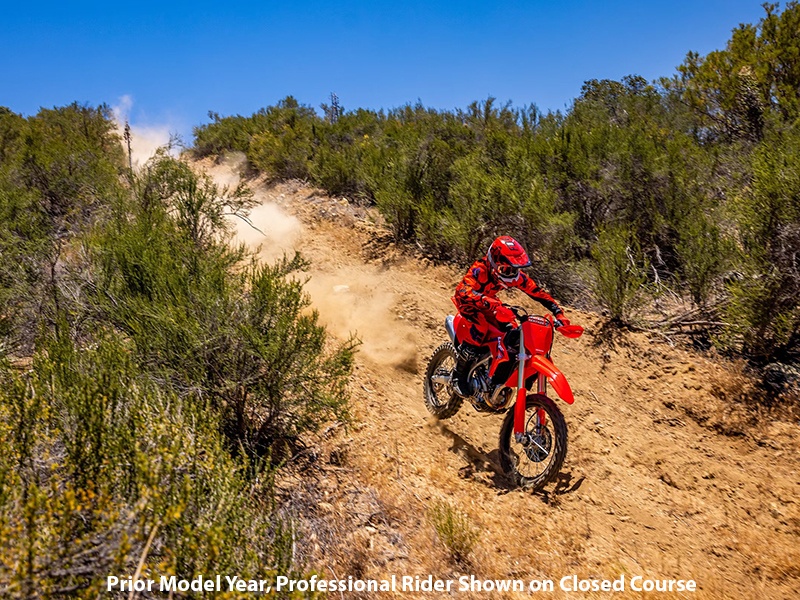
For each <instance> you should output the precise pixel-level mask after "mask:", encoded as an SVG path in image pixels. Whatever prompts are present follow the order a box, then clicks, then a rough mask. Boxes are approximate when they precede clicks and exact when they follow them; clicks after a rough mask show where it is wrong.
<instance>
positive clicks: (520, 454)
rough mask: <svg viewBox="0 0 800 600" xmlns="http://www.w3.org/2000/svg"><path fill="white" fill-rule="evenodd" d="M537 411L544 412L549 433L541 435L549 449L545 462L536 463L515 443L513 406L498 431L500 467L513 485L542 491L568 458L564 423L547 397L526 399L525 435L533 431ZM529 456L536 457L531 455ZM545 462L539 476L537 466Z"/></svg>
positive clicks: (533, 396) (538, 395)
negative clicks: (545, 439) (541, 409)
mask: <svg viewBox="0 0 800 600" xmlns="http://www.w3.org/2000/svg"><path fill="white" fill-rule="evenodd" d="M539 408H543V409H544V411H545V413H546V414H547V423H546V425H545V427H546V428H547V429H548V433H547V434H544V437H545V438H547V437H548V436H549V440H550V448H549V452H548V453H547V456H546V458H544V459H542V460H535V458H539V457H538V456H536V457H535V458H533V457H530V456H528V455H527V453H526V450H525V448H523V447H522V445H521V444H520V443H518V442H516V440H515V438H514V407H513V406H512V407H511V408H509V410H508V412H507V413H506V417H505V419H504V420H503V426H502V427H501V428H500V466H501V467H502V469H503V471H504V472H505V474H506V476H507V477H509V478H510V479H511V480H512V481H513V482H514V483H515V484H516V485H519V486H520V487H524V488H526V489H531V490H534V491H536V490H539V489H541V488H542V487H544V486H545V485H547V484H548V483H550V482H551V481H553V480H554V479H555V478H556V477H557V476H558V473H559V471H560V470H561V467H562V465H563V464H564V458H565V457H566V456H567V423H566V421H565V420H564V415H563V414H561V410H560V409H559V408H558V406H557V405H556V403H555V402H553V401H552V400H551V399H550V398H548V397H547V396H544V395H542V394H531V395H529V396H528V397H527V399H526V401H525V431H526V432H531V431H532V430H534V428H535V421H533V417H534V415H535V413H534V411H535V410H536V409H539ZM539 441H541V438H540V439H539ZM545 445H546V444H545ZM532 454H537V453H536V452H535V451H534V452H532ZM545 461H547V462H546V464H544V465H543V467H542V470H541V472H536V471H537V470H538V467H537V465H541V464H542V463H544V462H545Z"/></svg>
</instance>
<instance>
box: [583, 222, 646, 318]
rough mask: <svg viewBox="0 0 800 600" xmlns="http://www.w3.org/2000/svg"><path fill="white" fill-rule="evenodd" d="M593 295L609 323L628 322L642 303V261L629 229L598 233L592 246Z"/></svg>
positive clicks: (643, 267)
mask: <svg viewBox="0 0 800 600" xmlns="http://www.w3.org/2000/svg"><path fill="white" fill-rule="evenodd" d="M592 258H593V259H594V266H595V281H594V293H595V295H596V296H597V300H598V301H599V302H600V303H601V304H602V305H603V306H604V307H605V308H606V309H607V310H608V313H609V316H610V318H611V320H612V321H616V322H618V323H627V322H629V320H630V318H631V316H632V315H633V313H634V311H635V310H636V309H637V308H639V307H640V306H641V305H642V303H643V302H644V300H645V296H644V285H645V283H646V282H647V275H646V273H647V271H646V268H647V267H646V260H645V259H644V257H643V256H642V254H641V251H640V249H639V245H638V244H637V242H636V240H635V238H634V237H633V234H632V232H631V231H630V229H628V228H626V227H625V226H622V225H617V226H612V227H606V228H604V229H602V230H601V231H600V234H599V235H598V237H597V241H596V242H595V243H594V245H593V246H592Z"/></svg>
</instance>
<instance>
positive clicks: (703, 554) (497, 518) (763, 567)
mask: <svg viewBox="0 0 800 600" xmlns="http://www.w3.org/2000/svg"><path fill="white" fill-rule="evenodd" d="M210 170H211V171H212V172H214V173H215V175H216V176H223V175H224V172H225V171H224V169H223V168H221V167H213V168H210ZM258 195H259V198H260V199H261V200H262V201H263V202H265V203H267V204H268V206H267V207H265V208H263V209H258V210H256V211H255V212H254V214H253V221H254V223H255V225H256V226H258V227H259V228H260V229H261V230H262V231H263V232H265V233H266V234H267V235H266V237H264V236H262V235H261V234H260V233H257V232H253V231H252V230H250V231H247V229H246V227H244V228H240V231H241V232H242V239H245V240H246V241H247V242H248V243H251V244H255V243H263V245H264V246H263V247H264V250H265V258H267V259H269V258H274V257H275V256H276V255H278V254H279V253H280V252H281V251H283V250H290V249H292V248H297V249H300V250H301V251H302V253H303V255H304V256H305V257H306V258H308V259H310V261H311V263H312V267H311V270H310V272H309V276H310V281H309V282H308V284H307V289H308V291H309V292H310V294H311V296H312V299H313V302H314V306H315V307H316V308H317V310H318V311H319V313H320V317H321V319H322V320H323V321H324V322H325V323H326V324H327V325H328V327H329V329H330V330H331V332H332V333H334V334H335V335H336V336H337V337H339V338H342V339H343V338H345V337H346V336H347V335H348V334H349V333H350V332H356V333H357V334H358V335H359V337H361V339H362V340H363V345H362V348H361V352H360V354H359V358H358V365H357V369H356V372H355V376H354V378H353V383H352V386H351V389H352V397H353V406H354V413H355V416H356V423H357V424H356V425H355V426H352V427H350V428H348V429H346V430H345V428H342V427H339V428H335V429H334V430H333V431H332V432H331V433H330V434H329V435H328V436H327V437H326V439H324V440H323V441H322V442H321V444H322V446H321V447H322V448H323V451H322V454H321V455H320V456H319V457H318V459H317V460H316V462H312V463H310V464H309V465H307V467H306V468H305V470H304V471H303V472H298V473H295V474H293V475H291V476H289V477H287V479H286V480H285V481H284V482H283V484H284V489H285V490H286V492H285V495H286V497H287V499H288V500H290V503H291V506H292V507H293V510H295V511H296V512H298V513H299V512H302V513H303V522H304V525H303V527H302V529H303V530H304V533H305V535H306V539H307V540H310V541H309V544H308V545H307V546H306V547H305V549H304V550H303V551H302V554H303V555H304V556H305V557H306V558H308V559H309V560H311V561H312V566H313V567H315V568H316V569H318V570H319V571H321V572H323V573H325V574H326V576H327V577H329V578H330V577H339V578H341V577H344V578H346V577H347V576H348V575H352V576H353V577H356V578H362V579H363V578H373V579H382V578H386V577H388V576H390V575H392V574H396V575H398V576H400V575H423V576H427V575H429V574H431V575H433V576H434V578H440V579H457V578H458V576H460V575H464V574H467V575H469V574H474V575H475V577H476V578H478V579H517V578H518V579H523V580H525V581H528V580H531V579H551V580H554V581H555V585H556V588H555V589H556V591H554V592H552V593H540V594H534V595H538V596H541V597H547V598H564V597H581V598H592V597H606V596H610V594H605V595H604V594H602V593H596V594H592V593H587V594H582V593H576V594H567V593H565V592H563V591H560V590H559V587H558V582H559V580H560V579H561V578H562V577H563V576H566V575H572V574H575V575H577V576H578V578H581V579H588V578H599V579H618V578H619V577H620V575H622V574H624V575H625V576H626V578H628V580H630V577H632V576H635V575H643V576H645V578H650V579H683V580H686V579H694V580H695V581H696V582H697V586H698V589H699V591H698V592H696V593H693V594H692V593H684V594H670V593H661V594H640V593H636V592H627V593H625V594H614V596H615V597H654V598H670V597H691V598H775V599H782V598H794V597H800V591H798V588H800V504H799V503H798V502H799V501H798V498H800V494H798V492H800V471H799V470H798V464H800V459H799V458H798V452H797V450H798V441H797V437H798V433H800V426H799V425H798V423H797V422H796V421H795V422H787V421H783V422H769V421H767V422H762V423H761V424H753V423H751V422H750V421H751V417H750V416H749V415H748V414H746V413H743V412H742V411H737V410H732V409H731V408H730V407H729V406H727V405H725V404H723V403H722V402H721V401H720V400H719V399H718V398H717V397H715V396H713V395H712V394H711V389H712V387H713V386H717V387H721V388H725V387H726V386H728V385H731V384H730V376H729V374H728V373H727V372H726V371H723V370H722V368H721V367H719V366H718V365H715V364H714V363H712V362H709V361H707V360H705V359H704V358H702V357H698V356H697V355H695V354H692V353H689V352H687V351H685V350H682V349H678V348H673V347H671V346H670V345H669V344H667V343H666V342H665V341H661V340H650V339H648V338H647V337H645V336H644V335H638V334H637V335H627V336H625V337H624V338H618V339H617V340H615V343H614V344H611V343H609V341H608V340H606V339H604V337H603V335H602V334H600V328H601V322H600V321H599V319H598V318H597V317H596V316H595V315H592V314H585V313H579V312H578V311H574V310H569V307H567V312H568V315H569V316H570V318H571V319H572V321H573V322H575V323H580V324H582V325H584V326H585V327H586V329H587V335H584V336H583V337H582V338H581V339H579V340H567V339H565V338H563V337H560V338H559V339H557V340H556V345H555V347H554V350H553V359H554V362H555V363H556V364H557V365H558V366H559V367H560V368H561V369H562V370H563V371H564V372H565V374H566V375H567V377H568V379H569V381H570V383H571V384H572V387H573V390H574V392H575V396H576V401H575V404H574V405H572V406H567V405H566V404H564V403H560V404H561V408H562V410H563V412H564V414H565V416H566V420H567V424H568V427H569V435H570V438H569V444H570V446H569V451H568V455H567V459H566V462H565V465H564V468H563V469H562V475H561V479H560V480H559V482H558V484H557V485H556V486H553V485H551V486H549V487H548V489H547V492H546V493H545V494H531V493H528V492H524V491H521V490H514V489H510V488H509V486H508V485H507V482H506V481H505V480H504V479H503V477H502V476H500V475H498V474H497V472H496V471H497V469H498V467H497V465H498V460H497V450H496V448H497V434H498V431H499V428H500V423H501V417H498V416H484V415H481V414H478V413H476V412H475V411H474V410H473V409H472V408H471V407H469V406H464V407H462V409H461V411H460V412H459V414H457V415H456V416H455V417H454V418H452V419H450V420H449V421H447V422H442V423H436V422H434V421H433V420H432V419H431V418H430V417H429V415H428V413H427V412H426V410H425V408H424V405H423V402H422V396H421V388H422V376H421V374H420V373H419V372H418V371H420V372H421V371H423V370H424V366H425V362H426V360H427V358H428V356H429V355H430V353H431V351H432V350H433V349H434V348H435V347H436V346H438V345H439V344H440V343H441V342H442V341H445V338H446V334H445V333H444V329H443V327H442V322H443V319H444V317H445V315H446V314H448V313H451V312H452V308H453V307H452V304H451V302H450V296H451V293H452V290H453V289H454V287H455V284H456V282H457V281H458V279H459V278H460V275H461V273H460V272H457V271H454V270H451V269H449V268H445V267H440V266H433V265H431V264H429V263H427V262H426V261H424V260H419V259H417V258H413V257H409V256H408V255H407V254H404V253H401V252H398V251H397V250H395V249H394V248H393V246H392V245H391V244H389V243H388V241H387V240H386V239H385V237H386V236H385V234H383V233H382V230H381V228H380V227H379V226H378V225H376V224H374V223H372V222H371V219H370V216H369V215H368V214H367V213H366V212H365V211H362V210H360V209H355V208H353V207H351V206H349V205H348V204H347V203H345V202H341V201H336V200H332V199H329V198H326V197H324V196H323V195H321V194H320V193H319V192H315V191H314V190H311V189H307V188H303V187H301V186H299V185H297V186H291V185H283V186H279V187H275V188H266V187H258ZM542 283H544V284H545V285H546V282H542ZM514 302H515V303H523V304H526V305H527V306H529V307H531V308H533V309H535V310H539V309H540V307H539V305H538V304H536V303H532V302H527V299H526V300H525V301H523V300H522V296H521V295H518V296H516V297H514ZM718 395H719V394H718ZM437 500H445V501H448V502H450V503H451V504H452V505H453V506H456V507H459V508H460V510H462V511H463V512H464V513H466V514H467V515H468V516H469V518H470V520H471V521H472V522H473V523H474V524H475V526H476V527H477V528H478V529H479V531H480V537H479V540H478V543H477V545H476V548H475V550H474V552H473V553H472V556H471V558H470V560H469V561H468V562H466V563H462V564H458V563H454V562H453V561H451V560H450V559H449V557H448V555H447V553H446V551H445V550H444V548H443V546H442V544H441V543H440V542H439V541H438V540H437V538H436V534H435V533H434V530H433V527H432V525H431V522H430V519H429V517H428V516H427V515H428V511H429V509H430V506H431V505H432V503H433V502H435V501H437ZM456 595H457V596H459V597H465V598H466V597H480V598H489V597H504V596H502V594H497V593H494V594H486V593H475V594H470V593H461V594H456ZM367 596H368V595H367ZM367 596H365V597H367ZM436 596H437V594H436V593H432V594H420V595H419V597H427V598H430V597H436ZM525 596H526V597H527V596H529V594H525ZM331 597H338V595H337V594H332V595H331ZM343 597H354V596H353V595H348V594H347V593H345V594H344V596H343ZM379 597H391V594H381V595H380V596H379ZM398 597H404V598H410V597H415V595H414V594H402V595H401V594H398ZM507 597H522V595H521V594H517V595H514V594H511V593H509V594H507Z"/></svg>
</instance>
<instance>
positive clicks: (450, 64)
mask: <svg viewBox="0 0 800 600" xmlns="http://www.w3.org/2000/svg"><path fill="white" fill-rule="evenodd" d="M763 14H764V11H763V9H762V8H761V2H760V1H758V0H756V1H747V2H744V1H740V0H725V1H723V0H711V1H702V0H699V1H691V2H690V1H685V0H676V1H673V2H663V3H648V2H642V1H639V2H633V1H627V0H626V1H613V0H612V1H606V2H599V1H573V2H557V1H553V0H550V1H548V2H544V1H538V0H536V1H532V0H529V1H527V2H526V1H521V0H518V1H513V2H509V1H503V0H496V1H492V0H484V1H481V2H475V1H473V0H462V1H461V2H455V1H450V0H448V1H441V2H436V1H433V0H431V1H429V2H419V1H413V2H401V1H399V0H398V1H395V2H386V1H383V0H374V1H371V2H352V1H346V0H337V1H334V2H322V1H317V0H314V1H305V2H303V1H296V2H291V1H285V2H271V1H267V0H265V1H262V2H236V1H230V2H206V1H204V0H197V1H195V2H191V3H188V2H169V1H167V0H165V1H164V2H161V3H154V2H146V1H140V2H132V3H128V4H123V3H99V2H80V1H78V2H64V1H61V2H52V3H51V2H38V3H34V4H28V3H22V2H13V3H12V2H3V9H2V18H1V19H0V56H2V58H0V81H1V82H2V87H0V105H4V106H8V107H9V108H11V109H12V110H14V111H15V112H19V113H22V114H24V115H30V114H35V113H36V112H37V111H38V109H39V107H53V106H61V105H64V104H68V103H70V102H73V101H78V102H81V103H88V104H91V105H97V104H100V103H103V102H105V103H107V104H109V105H112V106H119V107H121V108H122V110H123V112H124V114H125V115H126V116H128V118H129V119H130V122H131V124H132V125H133V126H134V127H140V128H153V129H158V130H165V129H168V130H170V131H172V132H176V133H179V134H180V135H182V136H183V137H184V140H185V141H186V142H187V143H190V142H191V128H192V126H194V125H199V124H203V123H207V122H208V117H207V113H208V111H209V110H213V111H216V112H218V113H220V114H222V115H230V114H244V115H249V114H251V113H253V112H255V111H256V110H258V109H259V108H261V107H264V106H268V105H270V104H274V103H276V102H277V101H278V100H280V99H281V98H283V97H285V96H287V95H290V94H291V95H293V96H295V97H296V98H297V99H298V100H299V101H300V102H301V103H302V104H307V105H310V106H313V107H315V108H318V107H319V105H320V104H321V103H322V102H327V101H328V99H329V95H330V93H331V92H336V93H337V94H338V96H339V98H340V101H341V103H342V105H343V106H344V107H345V109H355V108H359V107H363V108H373V109H380V108H387V109H388V108H393V107H397V106H401V105H403V104H406V103H414V102H416V101H417V100H420V101H421V102H422V103H423V104H424V105H426V106H430V107H434V108H440V109H453V108H463V107H466V106H467V105H468V104H469V103H470V102H472V101H473V100H483V99H485V98H487V97H488V96H490V95H491V96H494V97H496V98H497V99H498V100H500V101H501V102H505V101H509V100H510V101H512V102H513V104H514V105H516V106H523V105H527V104H530V103H535V104H536V105H537V106H539V108H541V109H543V110H559V109H562V110H563V109H564V108H566V107H567V106H568V105H569V103H570V102H571V100H572V99H573V98H575V97H576V96H577V95H578V94H579V93H580V88H581V85H582V83H583V82H584V81H585V80H587V79H602V78H612V79H619V78H620V77H623V76H624V75H628V74H638V75H641V76H643V77H645V78H647V79H649V80H652V79H655V78H658V77H661V76H668V75H672V74H673V73H674V72H675V67H677V66H678V65H679V64H680V63H681V62H682V61H683V58H684V57H685V55H686V53H687V52H688V51H689V50H693V51H697V52H699V53H701V54H706V53H708V52H710V51H711V50H714V49H717V48H722V47H724V45H725V43H726V41H727V40H728V39H729V37H730V32H731V30H732V29H733V28H734V27H736V26H737V25H738V24H739V23H743V22H745V23H756V22H758V20H759V19H760V18H761V16H762V15H763Z"/></svg>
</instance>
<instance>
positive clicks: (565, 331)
mask: <svg viewBox="0 0 800 600" xmlns="http://www.w3.org/2000/svg"><path fill="white" fill-rule="evenodd" d="M506 306H507V307H508V309H509V310H510V311H511V312H513V313H514V316H515V317H516V318H517V319H518V320H519V322H520V323H524V322H526V321H528V320H530V318H531V315H530V314H528V310H527V309H526V308H525V307H524V306H512V305H510V304H508V305H506ZM542 318H543V319H545V320H546V321H547V322H548V323H549V324H550V325H551V326H552V327H553V329H555V330H556V331H558V332H559V333H560V334H562V335H563V336H565V337H568V338H578V337H580V336H581V335H583V327H581V326H580V325H561V326H560V327H559V326H557V325H556V323H558V322H559V321H558V319H555V318H554V317H553V316H551V315H546V316H545V317H542Z"/></svg>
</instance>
